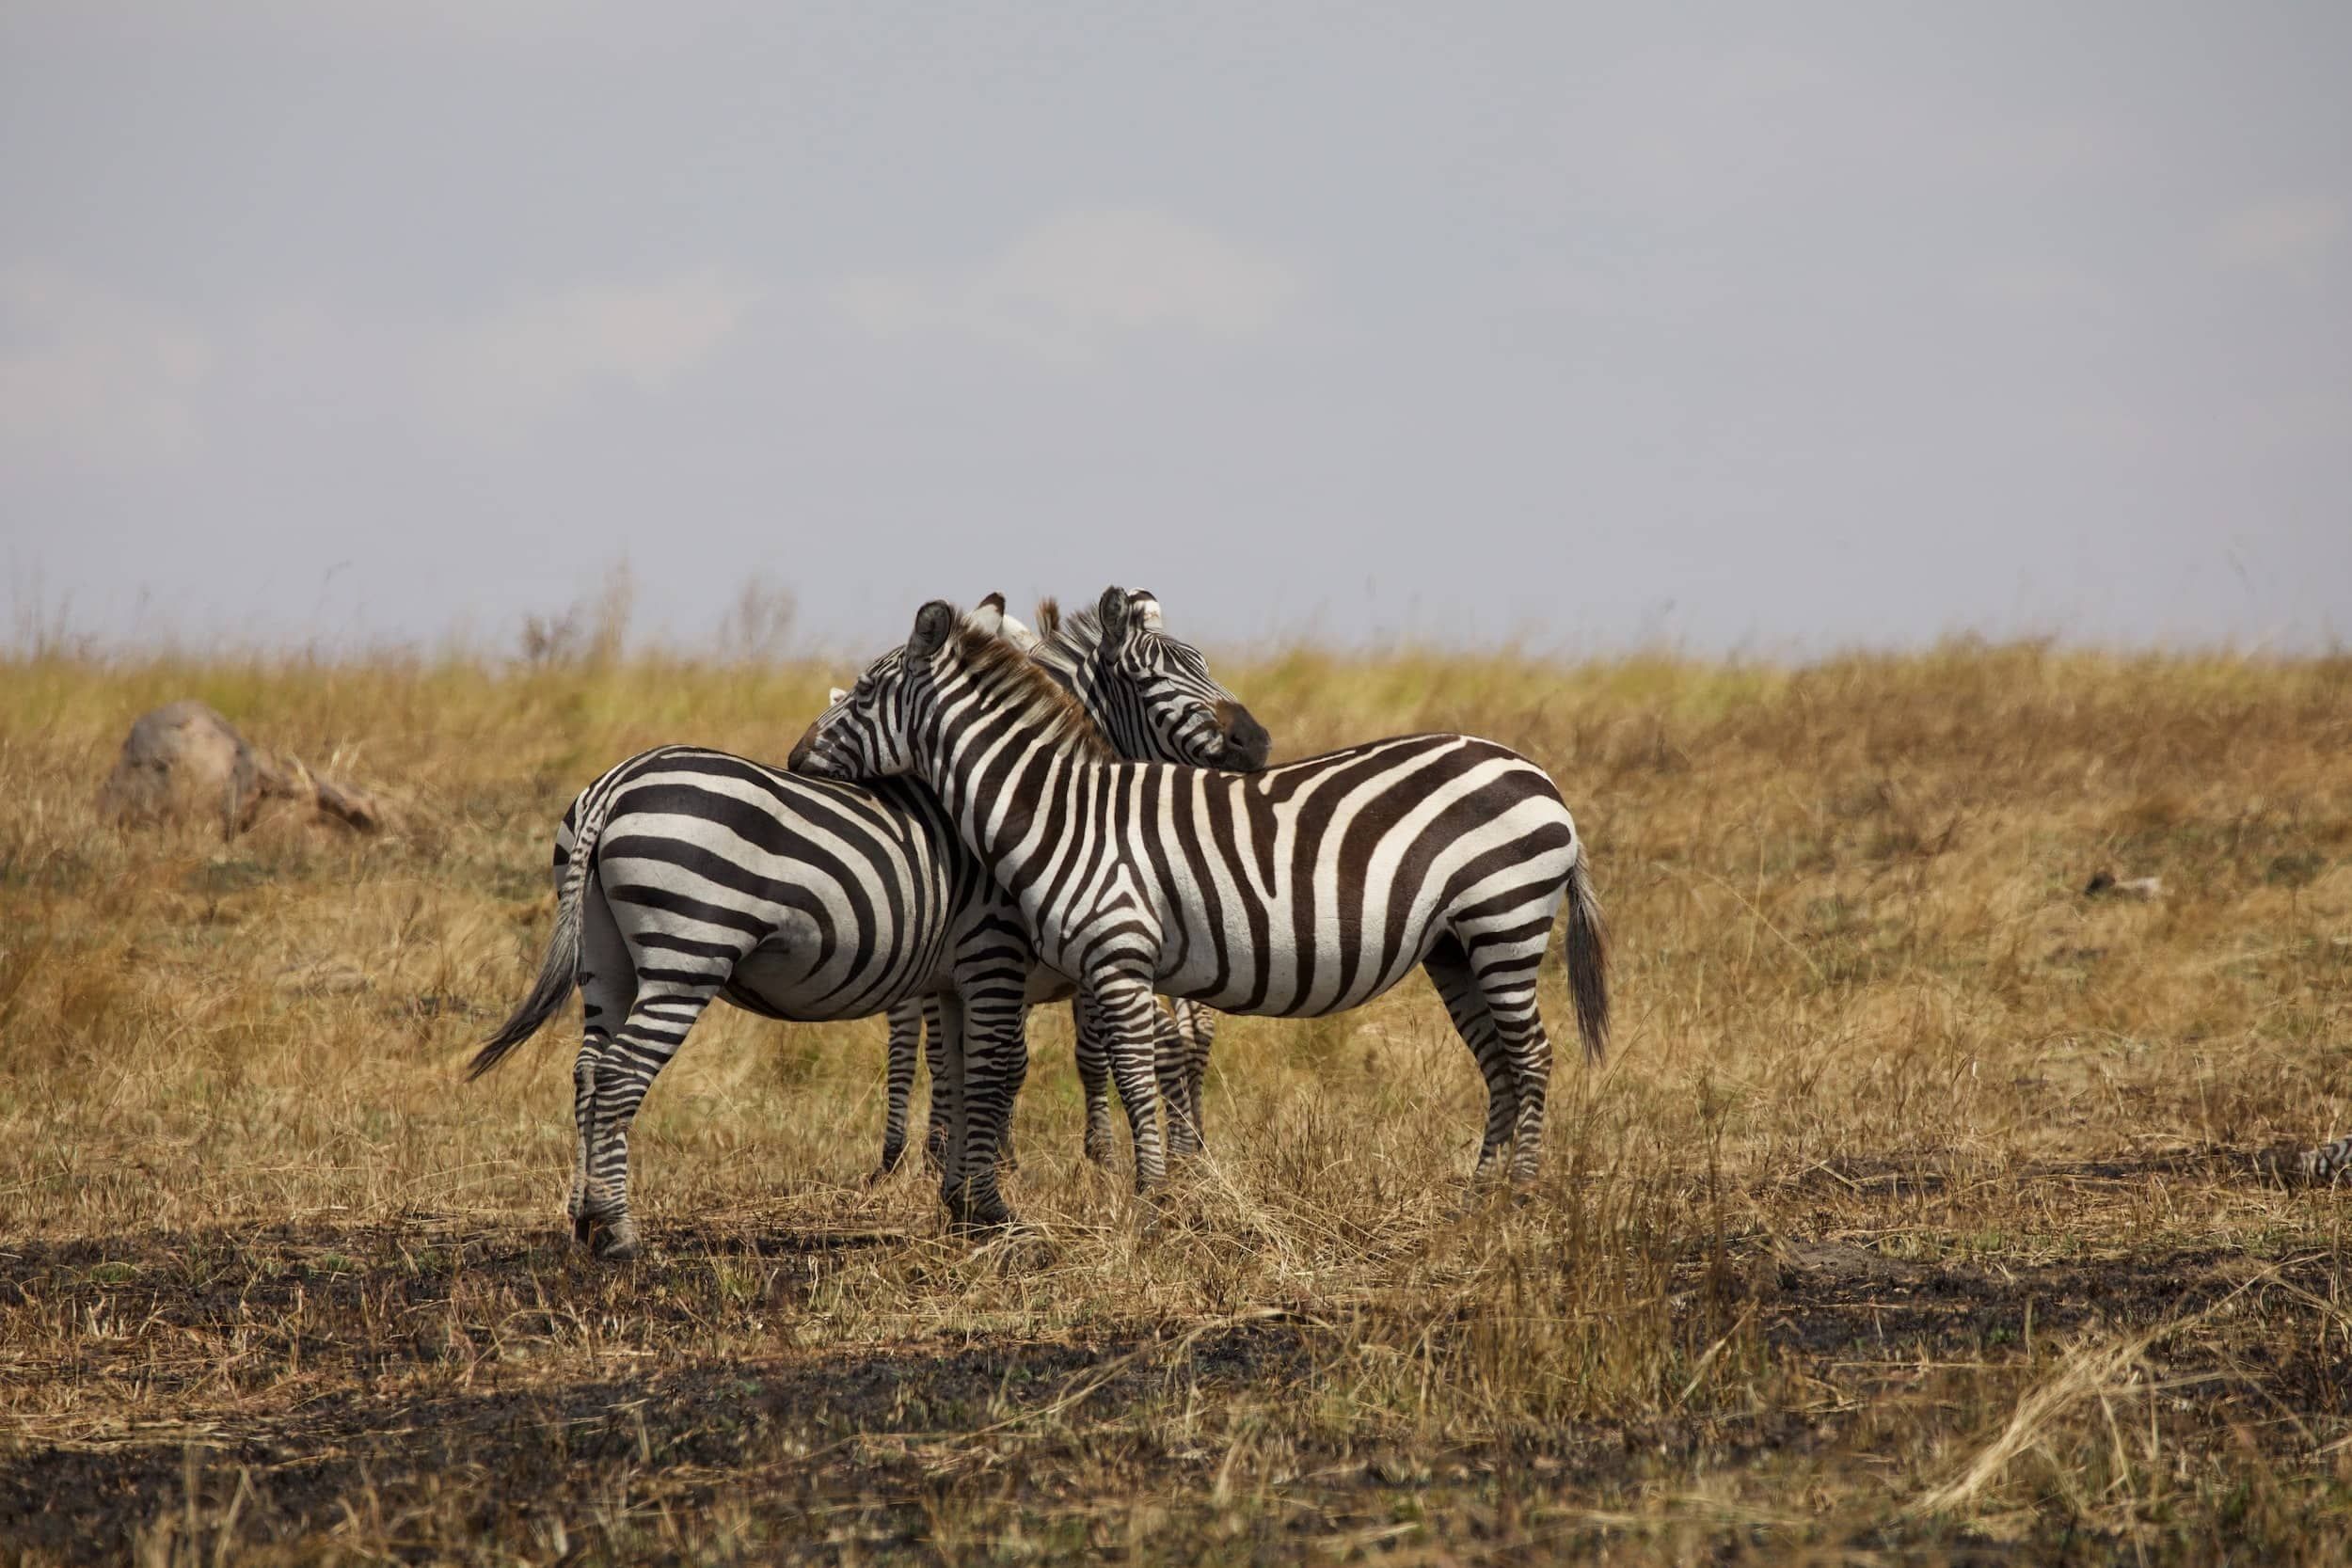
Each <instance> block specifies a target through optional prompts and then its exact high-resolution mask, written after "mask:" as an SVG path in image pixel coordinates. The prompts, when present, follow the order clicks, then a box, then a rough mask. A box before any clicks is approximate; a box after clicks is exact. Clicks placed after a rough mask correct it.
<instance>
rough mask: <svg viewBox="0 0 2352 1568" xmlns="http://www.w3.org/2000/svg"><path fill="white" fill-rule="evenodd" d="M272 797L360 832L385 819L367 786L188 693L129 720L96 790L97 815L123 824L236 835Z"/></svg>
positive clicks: (300, 810)
mask: <svg viewBox="0 0 2352 1568" xmlns="http://www.w3.org/2000/svg"><path fill="white" fill-rule="evenodd" d="M273 802H283V803H284V804H285V805H286V806H287V807H288V808H290V809H292V810H294V811H298V812H303V813H307V814H309V815H310V816H315V817H317V818H321V819H324V820H327V821H332V822H337V823H341V824H342V825H343V826H344V827H348V828H356V829H358V830H359V831H360V832H373V831H375V830H376V829H378V828H380V827H382V826H383V825H384V807H383V804H382V802H381V801H380V800H377V799H376V797H375V796H374V795H373V794H372V793H370V792H369V791H367V790H364V789H359V788H356V787H354V786H353V785H350V784H343V783H342V782H340V781H338V780H333V779H327V778H322V777H321V776H319V775H318V774H315V773H312V772H311V771H310V768H306V767H304V766H303V764H302V761H301V759H300V758H298V757H292V756H279V755H277V754H275V753H273V752H268V751H266V750H264V749H262V747H259V746H256V745H254V744H253V743H252V742H250V741H248V740H247V739H246V737H245V736H242V735H239V734H238V733H237V727H236V726H235V725H234V724H231V723H230V722H229V721H228V720H226V719H224V718H222V717H221V716H220V715H219V714H218V713H217V712H215V710H214V709H213V708H211V707H210V706H208V705H205V704H203V703H199V702H196V701H193V700H185V701H182V702H177V703H168V704H166V705H164V706H162V707H159V708H157V709H155V711H153V712H152V713H149V714H146V715H143V716H142V717H141V718H140V719H139V721H138V722H136V723H135V724H133V725H132V726H131V734H130V736H128V737H127V738H125V739H124V741H123V742H122V754H121V755H120V756H119V757H117V758H116V759H115V766H114V771H113V772H112V773H110V774H108V775H107V776H106V782H105V784H103V786H102V787H101V788H100V790H99V792H98V814H99V816H100V817H101V818H102V819H103V820H105V821H107V822H112V823H116V824H119V825H120V826H124V827H136V826H143V825H149V824H157V823H164V822H175V821H187V822H216V823H218V824H219V825H220V828H221V831H222V832H224V833H228V834H235V833H240V832H244V831H245V830H246V829H247V828H249V827H251V826H252V825H253V824H254V822H255V820H256V819H258V818H259V817H260V816H261V815H262V810H263V809H264V808H265V807H267V806H269V805H270V804H271V803H273Z"/></svg>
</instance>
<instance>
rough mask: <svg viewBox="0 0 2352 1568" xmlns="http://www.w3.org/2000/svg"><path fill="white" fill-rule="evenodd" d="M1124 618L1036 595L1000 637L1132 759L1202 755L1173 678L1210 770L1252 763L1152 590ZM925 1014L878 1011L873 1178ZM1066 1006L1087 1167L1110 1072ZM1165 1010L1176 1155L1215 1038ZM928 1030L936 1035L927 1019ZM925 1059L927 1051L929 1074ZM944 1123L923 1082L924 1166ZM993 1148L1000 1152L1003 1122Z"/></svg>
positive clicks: (1193, 1134) (886, 1152) (1234, 710)
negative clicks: (885, 1019) (1206, 728)
mask: <svg viewBox="0 0 2352 1568" xmlns="http://www.w3.org/2000/svg"><path fill="white" fill-rule="evenodd" d="M1126 626H1127V635H1125V636H1124V637H1122V638H1121V639H1120V641H1118V643H1117V644H1116V645H1112V644H1109V643H1106V642H1105V641H1104V637H1103V623H1102V620H1101V617H1100V616H1099V615H1098V614H1097V613H1096V612H1095V611H1094V610H1079V611H1077V612H1076V613H1075V614H1073V615H1070V616H1067V617H1065V616H1064V615H1063V614H1062V613H1061V610H1060V607H1059V606H1058V605H1057V604H1056V603H1055V602H1054V601H1053V600H1052V599H1047V600H1045V601H1044V602H1043V603H1042V604H1041V605H1040V606H1039V607H1038V614H1037V629H1036V630H1035V631H1031V630H1030V629H1029V628H1028V627H1027V626H1023V625H1022V624H1021V623H1020V622H1019V621H1018V620H1016V619H1014V618H1013V617H1012V616H1011V615H1005V616H1004V617H1002V623H1001V635H1002V636H1003V637H1004V638H1005V640H1006V641H1009V642H1010V643H1012V644H1013V645H1014V646H1015V647H1017V648H1019V649H1021V651H1022V652H1024V653H1025V654H1027V655H1028V656H1029V657H1031V658H1032V659H1034V660H1035V661H1036V662H1037V663H1038V664H1039V665H1040V666H1041V667H1042V668H1043V669H1044V670H1046V671H1047V672H1048V673H1051V674H1052V675H1053V677H1054V678H1055V680H1057V681H1058V682H1059V683H1060V684H1061V686H1062V688H1063V689H1065V690H1067V691H1068V692H1070V694H1071V695H1072V696H1073V697H1075V698H1076V699H1077V700H1078V704H1079V705H1080V706H1081V707H1083V708H1085V709H1086V712H1087V716H1088V717H1089V719H1090V720H1092V721H1094V724H1095V726H1096V727H1097V728H1098V729H1100V730H1101V731H1102V732H1103V737H1104V739H1105V740H1106V741H1108V742H1109V743H1110V748H1111V750H1112V751H1113V752H1116V753H1118V754H1119V755H1120V756H1122V757H1125V758H1127V759H1128V760H1130V761H1134V762H1191V761H1193V760H1194V759H1196V758H1198V757H1200V755H1202V754H1203V748H1202V746H1201V744H1200V741H1199V739H1198V738H1197V737H1195V736H1192V735H1190V734H1187V733H1186V727H1187V725H1188V724H1190V723H1197V722H1198V716H1199V715H1200V712H1201V711H1202V710H1200V709H1198V708H1192V707H1188V706H1185V705H1180V704H1177V703H1172V702H1169V701H1168V700H1167V698H1166V696H1165V694H1164V688H1166V687H1168V686H1173V687H1175V688H1177V689H1183V690H1187V691H1191V692H1193V693H1196V694H1198V695H1199V696H1200V697H1201V698H1202V699H1203V700H1204V701H1206V702H1208V703H1209V704H1210V707H1209V708H1208V710H1207V711H1208V712H1209V713H1211V714H1213V715H1215V716H1217V717H1219V718H1220V719H1221V720H1222V721H1223V722H1224V724H1225V735H1226V738H1225V740H1224V742H1223V749H1222V751H1221V752H1210V753H1209V754H1212V755H1216V756H1218V758H1219V761H1218V763H1217V764H1216V765H1217V766H1221V767H1226V768H1237V769H1239V770H1241V771H1244V772H1254V771H1256V770H1257V769H1259V768H1263V767H1264V766H1265V759H1266V755H1267V752H1268V750H1269V748H1270V745H1271V739H1272V737H1271V736H1268V735H1267V734H1266V732H1265V730H1264V728H1263V726H1261V725H1259V724H1258V722H1257V721H1256V719H1255V718H1254V717H1253V716H1251V715H1250V713H1249V712H1248V709H1247V708H1244V707H1242V706H1241V705H1240V704H1238V703H1237V702H1233V701H1232V698H1231V697H1230V696H1227V695H1224V694H1223V693H1224V689H1223V688H1222V687H1221V686H1219V685H1218V684H1217V682H1216V679H1215V677H1213V676H1212V675H1211V674H1210V673H1209V667H1208V661H1207V660H1206V659H1204V658H1202V657H1201V656H1200V650H1199V649H1198V648H1195V647H1193V646H1192V645H1191V644H1190V643H1188V642H1184V641H1180V640H1178V639H1177V638H1174V637H1171V636H1169V635H1168V627H1167V623H1166V620H1165V618H1164V616H1163V614H1162V611H1161V609H1160V601H1159V598H1158V596H1157V595H1156V594H1152V593H1151V592H1150V591H1149V590H1146V589H1140V588H1138V589H1131V590H1129V591H1128V593H1127V620H1126ZM847 695H848V693H847V692H846V691H844V690H842V689H840V688H839V687H835V688H834V689H833V691H832V693H831V694H830V696H829V698H828V702H827V705H828V706H830V705H834V704H837V703H839V702H840V701H841V699H842V698H843V697H845V696H847ZM934 1011H936V1009H935V1008H932V1007H931V1006H930V1004H929V1003H928V1002H927V1001H922V1000H910V1001H907V1002H902V1003H900V1004H899V1005H898V1006H896V1007H894V1008H892V1009H891V1011H890V1066H889V1072H888V1077H887V1079H886V1085H887V1095H888V1110H887V1113H886V1115H885V1117H884V1119H883V1124H882V1171H883V1172H884V1173H885V1174H887V1173H888V1172H889V1171H891V1170H892V1169H893V1168H895V1167H896V1166H897V1164H898V1159H899V1156H900V1155H901V1154H902V1153H903V1152H904V1149H905V1147H906V1129H907V1108H908V1104H909V1102H910V1101H911V1100H912V1099H913V1096H914V1066H915V1054H916V1047H917V1045H918V1043H919V1042H920V1040H921V1039H922V1037H923V1036H924V1034H925V1030H926V1018H927V1014H929V1013H930V1012H934ZM1072 1011H1073V1014H1075V1015H1076V1018H1075V1026H1074V1029H1073V1034H1074V1037H1075V1039H1076V1042H1077V1052H1076V1055H1077V1064H1078V1078H1079V1082H1080V1084H1081V1085H1082V1086H1083V1088H1084V1091H1085V1096H1086V1155H1087V1158H1088V1159H1089V1160H1091V1161H1092V1162H1094V1163H1095V1164H1098V1165H1101V1164H1108V1163H1109V1161H1110V1153H1111V1144H1112V1127H1111V1112H1110V1074H1109V1070H1108V1066H1107V1063H1106V1062H1105V1060H1104V1051H1103V1046H1102V1037H1101V1032H1100V1031H1099V1030H1098V1029H1096V1028H1095V1027H1093V1025H1092V1023H1091V1022H1090V1021H1089V1018H1088V1017H1087V1015H1086V1011H1085V1006H1084V1003H1083V1000H1081V999H1073V1004H1072ZM1168 1011H1169V1014H1170V1022H1172V1025H1173V1032H1172V1033H1170V1032H1169V1030H1168V1028H1167V1027H1161V1028H1159V1029H1158V1034H1159V1038H1160V1045H1159V1047H1158V1048H1157V1050H1156V1051H1155V1055H1156V1056H1158V1057H1160V1058H1161V1060H1160V1061H1159V1068H1160V1078H1161V1088H1162V1093H1163V1096H1164V1097H1165V1098H1166V1099H1167V1100H1168V1104H1169V1108H1170V1112H1171V1115H1170V1117H1169V1128H1168V1133H1169V1137H1168V1141H1169V1147H1170V1152H1172V1153H1176V1154H1184V1153H1189V1152H1191V1151H1192V1150H1194V1149H1196V1148H1199V1147H1200V1138H1201V1127H1202V1121H1201V1108H1200V1098H1201V1085H1202V1082H1203V1080H1204V1079H1205V1077H1206V1076H1207V1072H1208V1066H1209V1051H1210V1048H1211V1046H1212V1044H1213V1043H1214V1040H1215V1037H1216V1016H1215V1015H1214V1014H1213V1013H1211V1012H1210V1011H1209V1009H1208V1008H1206V1007H1203V1006H1200V1005H1199V1004H1198V1003H1194V1002H1190V1001H1186V1000H1184V999H1182V998H1179V999H1177V1000H1176V1001H1175V1002H1174V1003H1173V1004H1172V1005H1171V1006H1170V1007H1169V1009H1168ZM930 1036H931V1037H932V1038H933V1039H934V1041H936V1039H937V1037H938V1031H937V1027H936V1023H935V1021H934V1022H932V1025H931V1027H930ZM936 1049H937V1048H936V1046H934V1052H936ZM937 1067H938V1064H937V1061H936V1059H934V1061H933V1063H932V1068H933V1074H932V1076H933V1080H934V1082H936V1079H937ZM946 1120H947V1118H946V1100H945V1097H943V1096H941V1095H939V1094H938V1093H937V1092H936V1091H935V1090H934V1093H933V1096H932V1100H931V1109H930V1117H929V1121H930V1127H929V1129H928V1131H927V1133H926V1136H925V1140H924V1147H925V1149H926V1152H927V1153H928V1154H929V1155H930V1158H931V1159H932V1160H933V1161H934V1162H936V1160H937V1158H938V1150H939V1149H940V1148H943V1147H945V1140H946ZM1000 1147H1001V1148H1003V1149H1004V1151H1005V1153H1006V1155H1007V1156H1008V1158H1009V1156H1010V1153H1011V1148H1012V1144H1011V1139H1010V1134H1009V1130H1008V1134H1007V1138H1006V1141H1005V1142H1004V1143H1003V1144H1002V1145H1001V1146H1000Z"/></svg>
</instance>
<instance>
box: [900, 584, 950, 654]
mask: <svg viewBox="0 0 2352 1568" xmlns="http://www.w3.org/2000/svg"><path fill="white" fill-rule="evenodd" d="M955 629H956V610H955V606H953V605H951V604H949V603H948V602H947V601H946V600H945V599H933V600H932V601H931V602H930V603H929V604H927V605H925V606H924V607H923V608H922V609H920V610H916V611H915V612H914V635H913V636H911V637H909V638H908V639H907V657H909V658H919V659H925V660H928V659H929V658H930V657H931V655H933V654H935V653H937V652H939V650H940V649H942V648H944V647H946V645H947V635H948V633H950V632H952V631H954V630H955Z"/></svg>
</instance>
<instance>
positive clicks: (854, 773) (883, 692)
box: [785, 602, 955, 780]
mask: <svg viewBox="0 0 2352 1568" xmlns="http://www.w3.org/2000/svg"><path fill="white" fill-rule="evenodd" d="M935 603H936V602H934V604H935ZM933 608H934V605H925V606H924V607H923V617H929V616H930V613H931V610H933ZM936 608H938V609H941V610H946V606H945V605H937V606H936ZM923 617H918V618H917V623H916V626H917V632H918V635H919V633H920V632H921V629H922V619H923ZM954 620H955V617H954V612H953V611H952V610H949V611H947V613H946V616H945V617H943V618H941V620H940V625H939V626H938V628H937V636H936V638H935V639H934V640H933V642H932V648H933V650H934V651H935V650H936V647H937V644H938V643H939V642H944V641H946V636H947V630H948V628H949V627H951V626H953V625H954ZM910 645H912V642H911V643H910ZM907 657H908V656H907V649H906V648H903V647H901V648H893V649H891V650H890V651H889V652H888V653H886V654H884V655H882V657H880V658H878V659H876V660H874V662H873V663H871V664H869V665H867V666H866V670H865V673H862V674H860V675H859V676H858V678H857V684H856V685H855V686H852V687H850V689H848V690H847V691H844V690H842V689H840V688H839V687H834V690H833V702H832V704H831V705H829V706H828V707H827V708H826V709H825V711H824V712H822V713H820V714H818V716H817V718H816V721H814V722H812V723H811V724H810V725H809V726H808V728H807V730H806V731H804V732H803V734H802V736H801V738H800V741H799V743H798V744H797V745H795V746H794V747H793V748H792V755H791V756H790V757H789V758H788V759H787V761H786V763H785V767H786V768H789V769H790V770H791V771H793V772H795V773H801V774H805V775H807V776H808V777H810V778H813V779H834V780H862V779H887V778H895V777H897V776H898V775H899V774H902V773H910V772H913V771H914V724H913V722H912V721H911V715H910V712H909V706H910V703H911V700H912V697H913V694H914V693H913V691H912V687H913V686H914V684H915V683H914V682H910V681H909V680H908V678H907V668H906V665H907ZM925 684H928V683H925Z"/></svg>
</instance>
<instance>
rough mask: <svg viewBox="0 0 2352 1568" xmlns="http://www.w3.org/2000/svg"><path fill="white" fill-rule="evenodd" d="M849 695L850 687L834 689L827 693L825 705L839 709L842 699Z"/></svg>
mask: <svg viewBox="0 0 2352 1568" xmlns="http://www.w3.org/2000/svg"><path fill="white" fill-rule="evenodd" d="M849 694H850V689H849V688H848V687H846V686H836V687H834V688H832V689H830V690H828V691H827V692H826V693H825V705H826V706H827V707H839V706H840V705H841V699H842V698H844V697H846V696H848V695H849Z"/></svg>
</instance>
